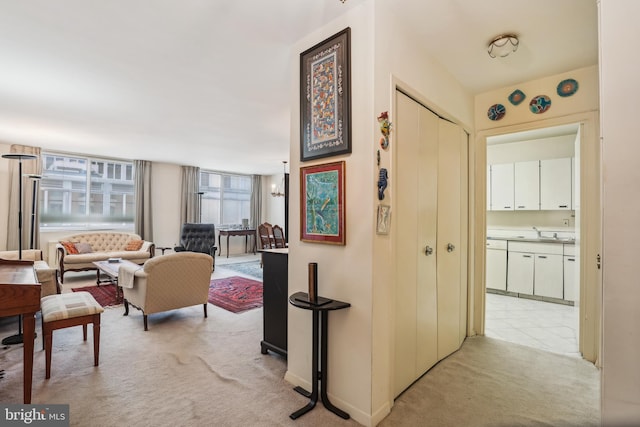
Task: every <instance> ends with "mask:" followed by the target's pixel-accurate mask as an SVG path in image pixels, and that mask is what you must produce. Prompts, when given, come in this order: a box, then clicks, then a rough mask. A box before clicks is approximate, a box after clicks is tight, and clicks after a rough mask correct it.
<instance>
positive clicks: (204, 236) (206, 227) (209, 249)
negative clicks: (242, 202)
mask: <svg viewBox="0 0 640 427" xmlns="http://www.w3.org/2000/svg"><path fill="white" fill-rule="evenodd" d="M217 250H218V248H217V247H216V227H215V225H213V224H192V223H185V224H182V230H181V231H180V245H179V246H176V247H175V248H174V251H175V252H199V253H202V254H207V255H211V257H212V258H213V266H212V267H213V268H212V269H213V270H215V268H216V251H217Z"/></svg>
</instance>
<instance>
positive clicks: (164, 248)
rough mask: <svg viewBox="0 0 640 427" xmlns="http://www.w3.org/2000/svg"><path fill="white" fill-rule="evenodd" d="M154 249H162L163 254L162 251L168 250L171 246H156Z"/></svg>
mask: <svg viewBox="0 0 640 427" xmlns="http://www.w3.org/2000/svg"><path fill="white" fill-rule="evenodd" d="M156 249H160V250H161V251H162V255H164V251H168V250H169V249H173V248H170V247H168V246H156Z"/></svg>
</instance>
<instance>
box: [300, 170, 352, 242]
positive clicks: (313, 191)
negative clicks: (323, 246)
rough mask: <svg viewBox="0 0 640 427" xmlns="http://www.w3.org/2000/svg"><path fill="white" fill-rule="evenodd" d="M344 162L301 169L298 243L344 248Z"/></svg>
mask: <svg viewBox="0 0 640 427" xmlns="http://www.w3.org/2000/svg"><path fill="white" fill-rule="evenodd" d="M344 193H345V162H344V161H340V162H333V163H326V164H322V165H315V166H306V167H303V168H300V201H301V203H300V229H301V230H300V240H302V241H304V242H316V243H329V244H334V245H344V244H346V240H345V234H346V233H345V231H346V230H345V194H344Z"/></svg>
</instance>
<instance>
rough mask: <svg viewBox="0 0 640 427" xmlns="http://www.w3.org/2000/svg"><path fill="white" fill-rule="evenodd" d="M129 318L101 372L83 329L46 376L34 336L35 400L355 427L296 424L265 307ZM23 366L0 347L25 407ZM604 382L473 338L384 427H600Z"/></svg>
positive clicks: (129, 418) (1, 398)
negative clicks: (267, 343)
mask: <svg viewBox="0 0 640 427" xmlns="http://www.w3.org/2000/svg"><path fill="white" fill-rule="evenodd" d="M216 274H217V275H220V276H222V275H224V274H225V272H224V270H223V268H220V269H218V268H216ZM220 276H214V277H220ZM91 280H93V276H90V277H89V278H86V279H85V281H84V283H79V282H80V281H76V283H77V286H80V285H86V284H87V283H88V282H89V281H91ZM69 282H70V283H69V284H65V285H66V286H67V287H70V286H73V285H74V284H72V283H71V282H73V281H72V280H69ZM122 313H123V309H122V307H121V306H120V307H114V308H107V309H106V310H105V313H104V314H103V316H102V339H101V351H100V366H99V367H97V368H95V367H93V363H92V361H93V358H92V346H91V334H89V341H88V342H87V343H83V342H82V330H81V328H70V329H64V330H60V331H55V332H54V350H53V362H52V377H51V379H50V380H47V381H45V380H44V352H43V351H42V350H41V349H42V342H41V337H40V333H38V335H39V336H38V338H37V340H36V344H35V345H36V352H35V357H34V365H35V366H34V385H33V389H34V390H33V403H51V404H53V403H68V404H70V412H71V425H72V426H114V425H140V426H176V427H177V426H355V425H357V423H356V422H355V421H353V420H348V421H345V420H342V419H340V418H338V417H337V416H335V415H334V414H332V413H330V412H328V411H326V410H325V409H324V408H323V407H322V404H318V407H317V408H316V409H314V410H313V411H311V412H309V413H308V414H306V415H304V416H303V417H301V418H299V419H298V420H296V421H293V420H291V419H289V414H290V413H291V412H293V411H295V410H297V409H298V408H300V407H302V406H303V405H305V404H306V403H307V401H308V400H307V399H305V398H304V397H303V396H301V395H299V394H298V393H296V392H294V391H293V390H292V387H291V385H290V384H289V383H287V382H285V381H284V380H283V377H284V373H285V370H286V360H285V359H283V358H281V357H279V356H277V355H273V354H271V353H270V354H269V355H266V356H265V355H262V354H261V353H260V340H261V339H262V309H255V310H251V311H248V312H245V313H241V314H233V313H229V312H227V311H225V310H223V309H220V308H218V307H215V306H213V305H209V318H208V319H204V318H203V315H202V307H200V306H198V307H192V308H188V309H183V310H177V311H172V312H169V313H164V314H158V315H152V316H150V317H149V331H148V332H144V331H143V325H142V315H141V314H140V312H139V311H137V310H135V309H132V310H131V313H130V315H129V316H128V317H123V316H122ZM38 325H39V319H38ZM15 328H16V322H15V319H13V320H12V319H10V318H9V319H0V336H2V337H4V336H6V335H10V334H12V333H14V332H15ZM38 328H39V326H38ZM38 332H39V331H38ZM21 361H22V346H11V347H8V348H5V349H2V350H0V369H4V370H5V371H6V372H5V377H4V378H3V379H0V402H3V403H19V402H21V400H22V363H21ZM598 375H599V374H598V371H597V370H596V369H595V368H594V367H593V366H592V365H591V364H589V363H587V362H584V361H581V360H578V359H572V358H569V357H565V356H559V355H554V354H551V353H545V352H542V351H538V350H534V349H528V348H525V347H522V346H519V345H515V344H508V343H504V342H500V341H496V340H491V339H487V338H471V339H468V340H467V341H466V343H465V344H464V346H463V348H462V350H461V351H459V352H457V353H456V354H454V355H453V356H451V357H450V358H449V359H447V360H445V361H444V362H441V363H440V364H438V365H437V366H436V367H434V368H433V369H432V370H431V371H430V372H429V373H428V374H427V375H426V376H424V377H423V378H422V379H421V380H420V381H418V382H417V383H416V384H415V385H414V386H413V387H412V388H411V389H410V390H408V391H407V392H405V393H404V394H403V395H401V397H400V398H399V399H398V400H397V401H396V405H395V406H394V408H393V410H392V413H391V414H390V415H389V416H388V417H387V418H386V419H385V420H384V421H383V422H382V423H381V424H380V425H381V426H438V427H440V426H458V427H459V426H517V425H522V426H533V425H541V426H542V425H547V426H591V425H593V426H595V425H598V424H599V422H598V420H599V409H598V405H599V403H598V402H599V385H598V384H599V381H598Z"/></svg>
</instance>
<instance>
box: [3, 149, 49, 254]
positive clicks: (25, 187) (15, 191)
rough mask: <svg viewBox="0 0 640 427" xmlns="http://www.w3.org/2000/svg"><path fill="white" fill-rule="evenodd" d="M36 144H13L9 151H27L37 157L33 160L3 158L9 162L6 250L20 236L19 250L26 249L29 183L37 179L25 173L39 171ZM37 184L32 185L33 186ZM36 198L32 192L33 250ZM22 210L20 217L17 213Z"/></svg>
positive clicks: (16, 245) (37, 225)
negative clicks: (19, 225) (31, 145)
mask: <svg viewBox="0 0 640 427" xmlns="http://www.w3.org/2000/svg"><path fill="white" fill-rule="evenodd" d="M41 151H42V150H41V149H40V147H29V146H25V145H17V144H14V145H12V146H11V148H10V153H11V154H31V155H35V156H38V158H37V159H23V160H19V159H5V160H6V161H7V162H9V167H8V170H9V221H7V224H8V225H7V250H17V249H18V248H19V246H20V244H19V240H18V239H19V238H21V239H22V249H28V248H30V247H31V246H32V245H31V241H32V237H31V234H32V233H31V222H32V212H33V203H32V199H33V188H34V187H33V185H34V183H35V184H36V185H37V184H39V182H38V181H36V180H33V179H30V178H29V177H28V176H27V175H41V174H42V159H41V157H40V154H41ZM20 163H22V176H19V174H20V171H19V169H20ZM20 180H22V206H20V202H19V200H20V197H19V188H20ZM37 188H38V187H37V186H36V189H37ZM38 199H39V197H38V194H36V206H35V208H36V209H35V215H34V216H33V223H34V227H33V241H34V245H33V248H34V249H38V248H40V220H39V212H38V209H37V207H38V206H37V201H38ZM20 211H22V219H20V217H19V212H20ZM20 221H22V235H21V236H20V235H19V233H18V229H19V227H18V224H19V222H20Z"/></svg>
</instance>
